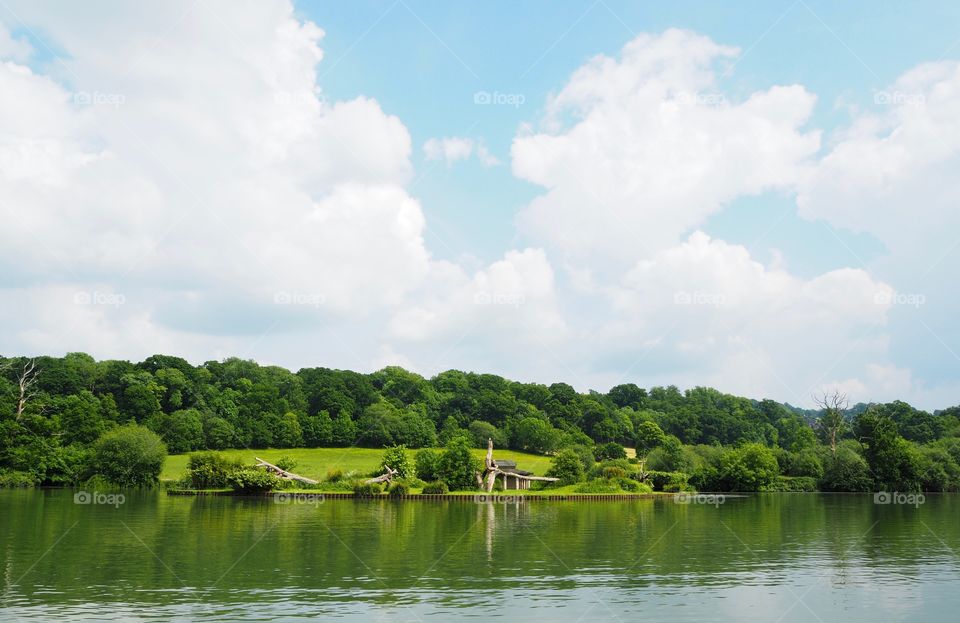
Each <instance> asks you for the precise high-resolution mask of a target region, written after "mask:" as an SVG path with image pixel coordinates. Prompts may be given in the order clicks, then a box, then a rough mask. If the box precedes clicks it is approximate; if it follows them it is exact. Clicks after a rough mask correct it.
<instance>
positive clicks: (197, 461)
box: [187, 452, 243, 489]
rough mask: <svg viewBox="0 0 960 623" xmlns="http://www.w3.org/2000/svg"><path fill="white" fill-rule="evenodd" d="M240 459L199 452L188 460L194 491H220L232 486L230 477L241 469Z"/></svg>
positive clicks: (189, 478)
mask: <svg viewBox="0 0 960 623" xmlns="http://www.w3.org/2000/svg"><path fill="white" fill-rule="evenodd" d="M242 467H243V465H242V464H241V463H240V461H239V460H238V459H235V460H230V459H228V458H226V457H225V456H224V455H222V454H220V453H219V452H197V453H195V454H191V455H190V458H189V459H188V460H187V479H188V480H189V486H190V487H191V488H193V489H219V488H221V487H229V486H230V475H231V474H232V473H233V472H235V471H237V470H239V469H241V468H242Z"/></svg>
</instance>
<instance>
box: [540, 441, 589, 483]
mask: <svg viewBox="0 0 960 623" xmlns="http://www.w3.org/2000/svg"><path fill="white" fill-rule="evenodd" d="M583 472H584V470H583V462H582V461H581V460H580V457H579V456H577V453H576V452H574V451H573V450H571V449H567V450H561V451H560V452H559V453H558V454H557V455H556V456H555V457H553V464H552V465H551V466H550V469H549V470H547V476H550V477H552V478H559V479H560V480H559V481H557V485H558V486H561V487H562V486H564V485H572V484H576V483H578V482H580V481H581V480H583Z"/></svg>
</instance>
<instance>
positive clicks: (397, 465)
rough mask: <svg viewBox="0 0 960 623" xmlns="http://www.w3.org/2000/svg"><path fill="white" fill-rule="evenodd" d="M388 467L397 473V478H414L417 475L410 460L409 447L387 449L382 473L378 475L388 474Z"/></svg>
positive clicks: (381, 469) (381, 460)
mask: <svg viewBox="0 0 960 623" xmlns="http://www.w3.org/2000/svg"><path fill="white" fill-rule="evenodd" d="M387 467H390V468H391V469H395V470H396V471H397V473H396V475H395V477H396V478H413V477H414V475H415V474H414V468H413V465H411V464H410V458H409V457H408V456H407V447H406V446H403V445H400V446H393V447H391V448H387V449H386V450H385V451H384V452H383V458H382V459H380V471H378V472H377V475H379V474H384V473H386V471H387Z"/></svg>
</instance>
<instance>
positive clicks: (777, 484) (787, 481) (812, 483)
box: [767, 476, 817, 492]
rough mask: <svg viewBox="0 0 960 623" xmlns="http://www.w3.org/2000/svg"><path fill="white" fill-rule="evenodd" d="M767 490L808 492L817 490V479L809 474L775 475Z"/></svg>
mask: <svg viewBox="0 0 960 623" xmlns="http://www.w3.org/2000/svg"><path fill="white" fill-rule="evenodd" d="M767 490H768V491H783V492H809V491H816V490H817V479H816V478H810V477H809V476H777V478H776V479H775V480H774V482H773V484H771V485H770V486H769V487H768V488H767Z"/></svg>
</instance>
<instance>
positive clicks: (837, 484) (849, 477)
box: [819, 446, 872, 491]
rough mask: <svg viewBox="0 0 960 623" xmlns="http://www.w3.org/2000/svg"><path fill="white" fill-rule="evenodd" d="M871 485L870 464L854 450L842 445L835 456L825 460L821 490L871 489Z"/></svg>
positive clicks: (820, 483) (820, 484)
mask: <svg viewBox="0 0 960 623" xmlns="http://www.w3.org/2000/svg"><path fill="white" fill-rule="evenodd" d="M871 486H872V481H871V478H870V466H869V465H867V461H866V460H864V458H863V457H862V456H860V455H859V454H857V453H856V452H855V451H854V450H852V449H850V448H847V447H844V446H840V447H838V448H837V455H836V456H835V457H834V456H829V457H828V458H827V459H825V460H824V469H823V477H822V478H821V479H820V482H819V489H820V490H821V491H869V490H870V488H871Z"/></svg>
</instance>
